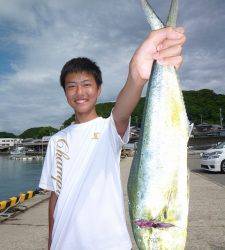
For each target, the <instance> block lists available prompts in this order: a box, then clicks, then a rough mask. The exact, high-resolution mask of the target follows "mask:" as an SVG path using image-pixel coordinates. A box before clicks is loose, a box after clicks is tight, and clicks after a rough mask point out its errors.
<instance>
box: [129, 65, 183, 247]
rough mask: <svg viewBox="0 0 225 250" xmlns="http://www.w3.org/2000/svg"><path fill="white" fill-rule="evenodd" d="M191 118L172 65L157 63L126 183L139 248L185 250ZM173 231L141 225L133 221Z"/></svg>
mask: <svg viewBox="0 0 225 250" xmlns="http://www.w3.org/2000/svg"><path fill="white" fill-rule="evenodd" d="M187 141H188V119H187V115H186V110H185V106H184V102H183V97H182V92H181V90H180V87H179V79H178V76H177V74H176V71H175V69H174V68H173V67H169V66H168V67H165V66H161V65H159V64H157V63H155V64H154V65H153V69H152V75H151V79H150V82H149V85H148V89H147V93H146V103H145V108H144V116H143V121H142V127H141V133H140V139H139V142H138V147H137V151H136V153H135V156H134V159H133V162H132V166H131V170H130V175H129V179H128V199H129V213H130V218H131V225H132V230H133V234H134V237H135V241H136V243H137V246H138V247H139V249H143V250H145V249H184V248H185V242H186V234H187V218H188V183H187V181H188V173H187ZM137 220H146V221H153V222H155V223H156V224H157V223H158V224H159V223H164V224H166V225H170V224H171V225H172V226H170V227H166V228H163V227H157V226H156V227H144V228H143V227H140V226H138V225H137V224H136V223H135V221H137Z"/></svg>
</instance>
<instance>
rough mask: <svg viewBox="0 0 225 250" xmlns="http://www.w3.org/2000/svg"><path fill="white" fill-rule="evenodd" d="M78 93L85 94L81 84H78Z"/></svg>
mask: <svg viewBox="0 0 225 250" xmlns="http://www.w3.org/2000/svg"><path fill="white" fill-rule="evenodd" d="M76 90H77V91H76V92H77V94H81V93H83V86H82V85H80V84H77V89H76Z"/></svg>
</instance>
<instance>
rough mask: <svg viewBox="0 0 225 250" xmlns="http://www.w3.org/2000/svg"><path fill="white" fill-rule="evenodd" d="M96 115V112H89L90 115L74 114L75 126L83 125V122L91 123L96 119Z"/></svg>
mask: <svg viewBox="0 0 225 250" xmlns="http://www.w3.org/2000/svg"><path fill="white" fill-rule="evenodd" d="M97 117H98V115H97V113H96V111H94V112H91V113H90V114H79V113H76V114H75V122H74V123H75V124H79V123H84V122H88V121H91V120H93V119H95V118H97Z"/></svg>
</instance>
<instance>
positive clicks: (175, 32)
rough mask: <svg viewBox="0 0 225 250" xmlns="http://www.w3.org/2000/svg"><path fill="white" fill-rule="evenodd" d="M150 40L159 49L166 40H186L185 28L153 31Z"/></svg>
mask: <svg viewBox="0 0 225 250" xmlns="http://www.w3.org/2000/svg"><path fill="white" fill-rule="evenodd" d="M148 38H149V40H150V39H151V41H152V42H153V43H154V44H155V46H156V47H157V46H158V45H159V44H161V43H163V41H164V40H166V39H168V40H177V39H183V38H184V28H182V27H178V28H172V27H166V28H163V29H160V30H155V31H152V32H151V33H150V34H149V36H148Z"/></svg>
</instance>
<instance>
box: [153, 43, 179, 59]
mask: <svg viewBox="0 0 225 250" xmlns="http://www.w3.org/2000/svg"><path fill="white" fill-rule="evenodd" d="M181 51H182V47H181V46H180V45H176V46H173V47H169V48H167V49H163V50H161V51H158V52H156V53H154V54H153V55H152V57H153V59H155V60H160V59H163V58H166V57H174V56H179V55H181Z"/></svg>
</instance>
